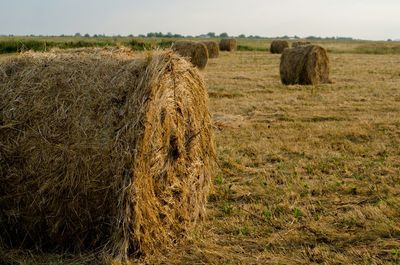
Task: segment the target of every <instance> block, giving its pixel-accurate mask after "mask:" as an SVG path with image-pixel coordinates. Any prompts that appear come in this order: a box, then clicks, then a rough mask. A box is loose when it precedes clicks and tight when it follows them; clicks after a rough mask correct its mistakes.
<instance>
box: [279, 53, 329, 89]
mask: <svg viewBox="0 0 400 265" xmlns="http://www.w3.org/2000/svg"><path fill="white" fill-rule="evenodd" d="M280 75H281V80H282V83H283V84H285V85H294V84H299V85H317V84H320V83H330V82H331V81H330V79H329V58H328V55H327V53H326V51H325V49H324V48H322V47H320V46H316V45H307V46H299V47H297V48H291V49H285V51H284V52H283V54H282V56H281V64H280Z"/></svg>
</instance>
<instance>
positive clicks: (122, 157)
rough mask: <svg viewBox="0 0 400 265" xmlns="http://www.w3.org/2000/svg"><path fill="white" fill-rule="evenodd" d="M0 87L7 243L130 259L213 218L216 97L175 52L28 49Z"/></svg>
mask: <svg viewBox="0 0 400 265" xmlns="http://www.w3.org/2000/svg"><path fill="white" fill-rule="evenodd" d="M0 95H1V96H0V202H1V205H2V206H1V209H0V238H1V240H0V241H1V242H0V244H4V245H6V246H8V247H20V246H24V247H26V248H40V249H43V250H53V249H57V250H69V251H82V250H93V249H99V248H100V249H102V248H103V249H104V250H105V252H107V253H110V255H112V256H114V257H116V258H118V259H125V258H127V257H129V256H134V255H138V254H151V253H159V252H161V251H165V250H167V249H169V248H170V247H172V246H173V245H174V244H175V243H176V242H177V241H179V239H180V238H181V237H182V236H183V235H184V234H185V232H186V231H187V230H188V229H190V228H191V227H192V226H193V225H194V224H195V223H196V222H197V221H198V220H199V219H201V218H202V217H203V216H204V212H205V204H206V198H207V194H208V191H209V185H210V178H211V170H212V164H213V160H214V158H215V154H214V152H215V151H214V145H213V137H212V132H211V122H210V115H209V111H208V107H207V103H208V96H207V91H206V89H205V85H204V82H203V79H202V78H201V77H200V75H199V73H198V71H197V70H196V69H195V68H193V67H192V66H191V65H190V64H189V63H188V62H186V61H185V60H184V59H182V58H180V57H178V56H176V55H175V54H174V53H173V52H172V51H165V52H159V51H156V52H153V53H152V54H148V55H147V56H146V57H134V56H133V55H129V54H126V51H120V50H115V51H110V50H92V51H90V52H89V51H86V52H85V51H84V50H81V51H79V52H74V53H62V52H52V53H45V54H37V53H25V54H22V55H20V56H18V57H16V58H12V59H9V60H6V61H5V62H2V63H1V64H0Z"/></svg>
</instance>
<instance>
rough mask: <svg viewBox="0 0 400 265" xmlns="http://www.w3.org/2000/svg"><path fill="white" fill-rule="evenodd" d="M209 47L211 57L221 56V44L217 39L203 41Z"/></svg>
mask: <svg viewBox="0 0 400 265" xmlns="http://www.w3.org/2000/svg"><path fill="white" fill-rule="evenodd" d="M202 43H203V44H204V45H206V47H207V51H208V57H209V58H218V56H219V46H218V43H216V42H215V41H203V42H202Z"/></svg>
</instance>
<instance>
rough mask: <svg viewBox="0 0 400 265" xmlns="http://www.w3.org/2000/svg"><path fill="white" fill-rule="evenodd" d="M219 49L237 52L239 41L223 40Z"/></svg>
mask: <svg viewBox="0 0 400 265" xmlns="http://www.w3.org/2000/svg"><path fill="white" fill-rule="evenodd" d="M219 49H220V50H221V51H228V52H232V51H235V50H236V49H237V41H236V40H235V39H222V40H221V41H220V42H219Z"/></svg>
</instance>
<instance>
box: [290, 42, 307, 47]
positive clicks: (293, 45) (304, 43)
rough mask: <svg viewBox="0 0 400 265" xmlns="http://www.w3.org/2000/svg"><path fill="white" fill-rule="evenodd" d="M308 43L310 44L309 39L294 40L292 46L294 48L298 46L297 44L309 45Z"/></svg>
mask: <svg viewBox="0 0 400 265" xmlns="http://www.w3.org/2000/svg"><path fill="white" fill-rule="evenodd" d="M310 44H311V42H309V41H295V42H293V43H292V48H296V47H299V46H305V45H310Z"/></svg>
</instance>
